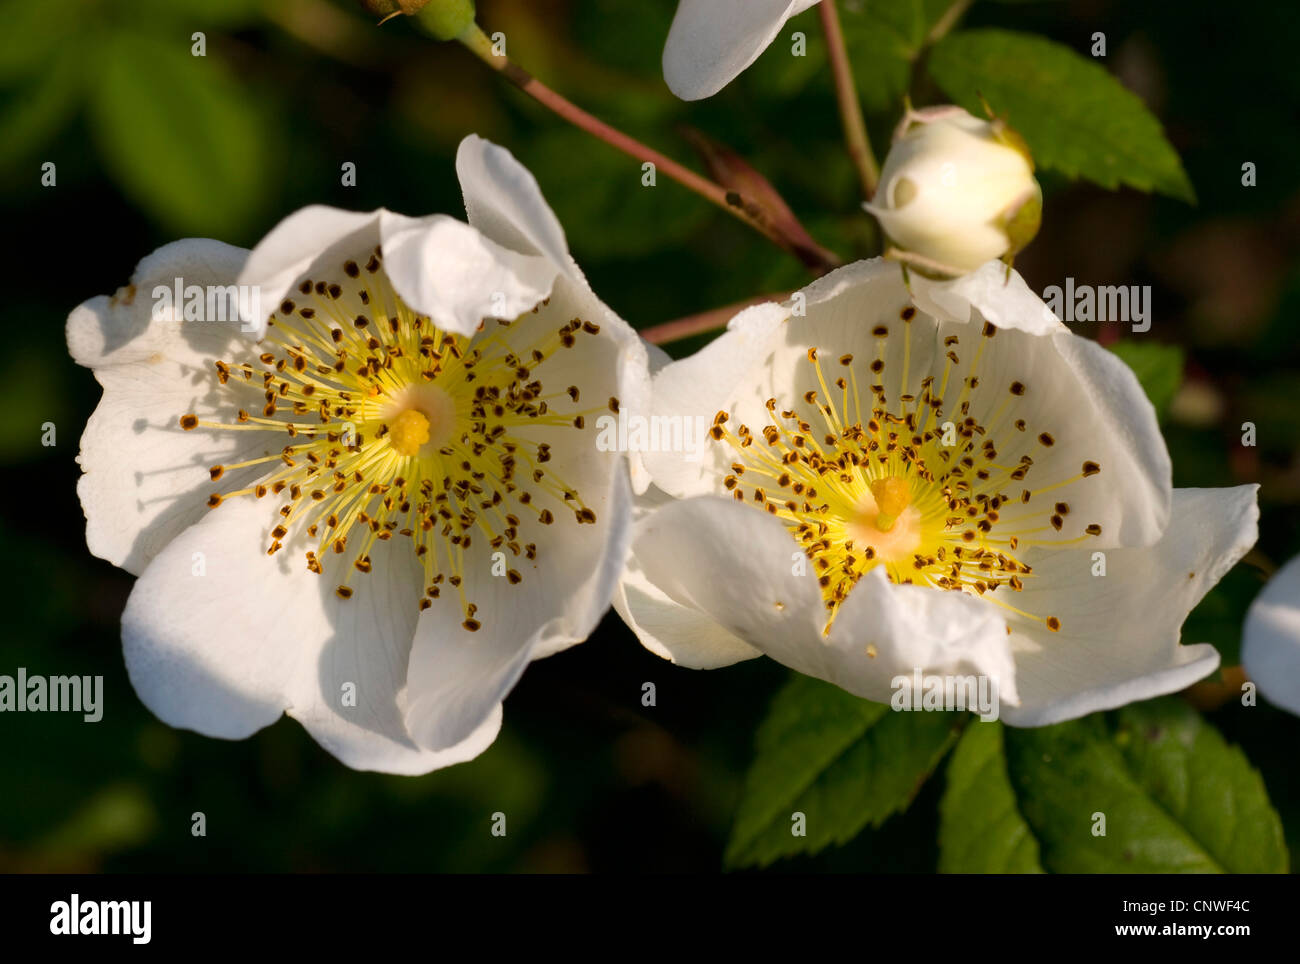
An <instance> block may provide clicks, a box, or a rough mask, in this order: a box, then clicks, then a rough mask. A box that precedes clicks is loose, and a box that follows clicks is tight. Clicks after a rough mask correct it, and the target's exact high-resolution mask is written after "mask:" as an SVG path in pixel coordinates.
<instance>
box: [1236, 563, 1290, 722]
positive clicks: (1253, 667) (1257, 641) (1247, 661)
mask: <svg viewBox="0 0 1300 964" xmlns="http://www.w3.org/2000/svg"><path fill="white" fill-rule="evenodd" d="M1241 659H1242V663H1243V664H1244V665H1245V667H1246V672H1247V674H1249V676H1250V678H1251V679H1252V680H1254V681H1255V685H1256V686H1258V687H1259V691H1260V692H1261V693H1263V694H1264V695H1265V696H1266V697H1267V698H1268V700H1269V702H1271V703H1276V704H1277V705H1278V706H1281V707H1283V708H1284V709H1287V710H1290V711H1291V712H1292V713H1297V714H1300V556H1296V557H1295V558H1294V559H1292V560H1291V561H1290V562H1288V563H1287V564H1286V565H1285V566H1283V567H1282V568H1281V569H1279V570H1278V571H1277V572H1276V573H1275V574H1274V575H1273V578H1272V579H1270V580H1269V581H1268V585H1266V586H1265V587H1264V591H1263V592H1261V593H1260V594H1259V596H1258V597H1256V599H1255V601H1254V602H1253V603H1251V605H1250V610H1249V611H1248V612H1247V613H1246V624H1245V628H1244V629H1243V630H1242V644H1241Z"/></svg>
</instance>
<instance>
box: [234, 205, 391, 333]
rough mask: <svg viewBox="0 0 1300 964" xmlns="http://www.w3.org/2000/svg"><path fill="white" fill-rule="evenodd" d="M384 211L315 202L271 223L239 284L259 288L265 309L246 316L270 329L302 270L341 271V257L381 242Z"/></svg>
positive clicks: (257, 326)
mask: <svg viewBox="0 0 1300 964" xmlns="http://www.w3.org/2000/svg"><path fill="white" fill-rule="evenodd" d="M383 213H384V212H383V211H382V209H381V210H378V211H368V212H362V211H342V210H339V209H338V208H332V207H327V206H326V205H323V204H314V205H311V206H310V207H305V208H302V209H301V210H299V211H295V212H294V213H293V214H290V215H289V216H288V217H287V218H285V219H284V220H283V221H281V222H280V223H279V224H277V225H276V226H275V227H274V228H272V229H271V233H270V234H268V235H267V236H266V237H265V238H263V239H262V240H261V241H259V242H258V244H257V247H255V248H254V249H253V251H252V253H251V254H250V255H249V256H248V263H247V264H246V265H245V266H244V270H243V271H242V272H241V273H240V275H239V283H240V284H241V285H252V286H254V287H255V288H256V289H257V290H258V291H260V292H261V304H262V307H263V308H264V309H265V310H264V311H262V312H261V315H260V317H257V318H246V319H245V321H246V322H247V323H248V324H249V326H250V327H251V328H253V330H254V332H255V334H256V337H258V338H261V337H262V335H263V334H265V332H266V321H267V318H268V317H269V316H270V314H271V312H272V311H274V310H275V307H276V306H277V305H279V304H280V302H281V301H283V300H284V296H285V295H287V294H288V293H289V291H290V290H291V289H292V288H293V286H294V285H295V284H296V283H297V282H298V280H299V279H300V278H302V277H303V276H304V275H307V276H308V277H310V276H311V274H312V272H313V271H315V270H317V269H323V270H326V271H329V272H330V273H331V274H334V273H337V271H338V269H339V268H340V267H341V266H342V264H343V262H344V261H346V260H347V259H349V258H355V257H356V256H357V254H358V253H359V252H369V251H372V250H373V249H374V248H376V247H378V246H379V221H380V215H381V214H383Z"/></svg>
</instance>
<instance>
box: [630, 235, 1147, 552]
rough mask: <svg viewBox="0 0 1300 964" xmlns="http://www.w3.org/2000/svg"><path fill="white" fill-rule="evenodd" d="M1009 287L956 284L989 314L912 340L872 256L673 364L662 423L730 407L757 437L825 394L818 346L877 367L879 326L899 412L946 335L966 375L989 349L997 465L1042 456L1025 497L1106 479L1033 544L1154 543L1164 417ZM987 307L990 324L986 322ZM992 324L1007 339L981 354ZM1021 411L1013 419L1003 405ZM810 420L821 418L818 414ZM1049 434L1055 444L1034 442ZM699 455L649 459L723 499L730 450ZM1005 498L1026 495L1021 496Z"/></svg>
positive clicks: (702, 420) (685, 492)
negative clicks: (812, 360) (1014, 391)
mask: <svg viewBox="0 0 1300 964" xmlns="http://www.w3.org/2000/svg"><path fill="white" fill-rule="evenodd" d="M1012 278H1013V281H1014V282H1015V284H1014V285H1006V284H1004V283H1003V281H998V282H996V284H995V283H994V282H993V281H992V279H991V278H990V277H988V276H987V272H986V271H985V270H984V269H981V272H978V273H977V274H976V275H973V276H971V277H970V278H969V279H965V280H964V285H963V286H962V287H961V288H958V289H951V288H949V289H945V290H948V291H952V290H961V291H966V292H969V293H970V294H971V296H972V297H976V298H978V299H979V302H980V305H982V306H983V309H979V308H977V307H976V306H975V305H973V304H971V303H965V302H963V303H962V304H963V305H964V307H962V308H961V309H960V310H956V309H953V310H952V311H951V313H950V311H949V309H948V308H943V307H939V306H936V307H935V310H936V311H939V312H940V316H939V318H940V320H941V321H943V324H936V323H935V319H934V317H933V316H929V315H926V314H918V315H917V316H916V317H915V318H914V319H913V321H912V322H911V323H910V325H908V326H906V331H905V332H904V331H901V330H900V329H902V328H903V327H904V326H902V325H900V324H899V311H900V310H901V309H902V308H904V307H906V306H908V305H909V304H910V303H911V302H912V299H911V297H910V296H909V294H908V292H907V289H906V288H905V287H904V286H903V283H902V277H901V274H900V272H899V271H898V270H897V266H895V265H891V264H888V263H885V262H881V261H879V260H877V261H873V262H862V263H859V264H855V265H850V266H847V267H846V268H842V269H839V270H837V271H834V272H831V273H830V274H828V275H827V276H826V277H825V278H822V279H820V280H819V281H818V282H816V283H814V284H812V285H810V286H809V287H808V288H807V289H806V290H805V292H804V294H805V295H806V301H805V304H804V309H805V312H806V314H805V315H804V316H802V317H800V316H797V315H793V311H792V310H793V307H794V303H793V302H792V303H787V305H785V306H782V305H775V304H765V305H758V306H755V307H752V308H749V309H746V310H745V311H743V312H741V313H740V314H739V315H737V316H736V317H735V318H734V319H733V320H732V323H731V324H730V325H729V326H728V330H727V331H726V332H724V333H723V334H722V335H721V336H719V337H718V338H716V339H715V340H714V341H713V342H711V343H710V344H709V345H708V346H706V347H705V348H704V349H702V350H701V351H700V352H698V353H696V354H695V355H693V356H691V357H690V358H687V359H683V360H682V361H678V362H673V363H672V364H670V365H668V366H667V367H666V368H665V369H663V370H662V371H661V372H660V373H659V374H658V375H656V376H655V378H654V380H653V400H652V406H653V413H654V414H655V415H656V416H659V417H661V418H668V419H677V420H678V421H679V422H683V423H685V422H687V421H688V420H689V423H690V424H692V425H696V426H699V425H703V426H707V425H709V424H711V422H712V420H713V417H714V415H715V414H716V413H717V412H718V411H728V412H730V413H731V414H732V415H733V416H734V417H735V421H736V422H741V423H745V424H747V425H749V427H750V428H751V429H752V430H755V431H757V430H758V427H760V426H762V425H766V424H767V423H768V421H769V416H768V415H767V413H766V412H765V410H764V408H763V402H764V400H765V399H767V398H769V397H775V398H777V399H778V400H780V401H781V404H782V405H783V406H792V407H794V408H796V409H797V408H799V407H800V405H799V403H800V399H801V397H802V395H803V393H804V392H805V391H806V390H807V389H809V388H814V389H815V388H817V382H816V380H815V375H814V373H813V369H812V366H811V365H810V364H809V362H808V360H807V351H808V349H809V348H811V347H817V348H818V349H819V350H820V351H821V352H822V354H823V356H824V357H826V358H828V359H833V358H836V357H838V356H840V355H841V354H845V353H848V354H853V355H854V357H855V358H858V359H868V358H872V357H873V355H874V352H875V347H874V342H873V340H872V335H871V329H872V328H873V327H874V326H875V325H877V324H884V325H887V326H891V328H892V329H893V332H894V333H893V334H892V335H891V336H890V337H889V339H888V342H887V348H886V355H885V358H884V361H885V376H884V378H885V384H886V386H887V387H888V391H889V398H890V403H891V405H894V406H897V404H898V398H899V396H900V395H901V394H902V393H903V392H902V387H901V385H902V372H903V369H904V367H906V368H907V369H908V391H910V392H911V393H913V394H917V393H919V391H920V380H921V378H922V376H924V375H927V374H935V375H938V374H940V373H941V372H942V369H943V366H944V357H945V354H946V353H947V351H948V348H947V346H946V345H945V344H944V341H945V339H946V338H947V337H949V336H950V335H957V336H958V337H959V338H960V341H961V344H960V346H959V348H960V352H959V357H961V358H962V360H963V364H964V365H965V366H966V367H965V368H964V369H963V370H962V371H961V372H959V374H961V375H963V376H964V375H965V374H968V373H969V366H970V365H971V363H972V361H973V360H974V356H975V354H976V353H977V352H981V354H980V356H979V357H980V362H979V366H978V369H977V374H978V377H979V385H978V387H977V388H976V389H974V390H972V391H971V394H970V402H971V413H972V414H973V415H974V416H975V417H977V418H979V419H980V420H981V421H982V422H984V423H992V422H994V421H995V416H997V419H996V421H998V422H999V423H1000V424H997V425H990V426H989V427H990V428H993V429H995V435H994V436H993V440H994V441H995V442H996V444H997V451H998V454H999V459H998V461H999V463H1000V464H1003V465H1015V464H1016V463H1017V462H1018V461H1019V459H1020V458H1021V457H1022V456H1026V455H1027V456H1029V457H1030V458H1032V459H1033V463H1034V464H1033V468H1032V469H1031V470H1030V473H1029V475H1028V476H1027V479H1026V482H1025V487H1026V488H1029V489H1031V490H1033V489H1038V488H1041V487H1044V486H1048V485H1053V484H1055V483H1058V482H1063V481H1065V480H1066V479H1070V478H1073V477H1075V476H1079V475H1080V474H1081V472H1082V470H1083V465H1084V463H1085V462H1096V463H1097V464H1098V465H1099V466H1100V472H1099V473H1096V474H1093V475H1091V476H1089V477H1088V478H1080V479H1077V480H1076V481H1075V482H1072V483H1070V484H1069V485H1068V486H1066V487H1063V488H1061V489H1060V490H1059V494H1052V495H1046V494H1044V495H1043V496H1041V497H1040V502H1039V503H1034V507H1033V511H1034V512H1036V513H1037V517H1038V522H1037V523H1036V525H1037V526H1039V527H1042V528H1044V529H1047V531H1044V532H1041V533H1035V535H1034V538H1035V539H1037V540H1040V541H1067V540H1072V539H1075V538H1077V537H1078V536H1080V535H1081V534H1082V533H1083V531H1084V529H1085V527H1086V526H1088V525H1094V524H1095V525H1100V526H1101V527H1102V534H1101V536H1100V537H1099V538H1097V539H1095V540H1094V543H1093V544H1095V545H1096V546H1097V547H1098V548H1105V547H1107V546H1113V545H1147V544H1150V543H1151V542H1153V541H1154V540H1155V539H1156V538H1158V537H1159V535H1160V532H1161V531H1162V530H1163V528H1164V525H1165V522H1166V520H1167V519H1168V517H1169V498H1170V491H1171V488H1172V486H1171V482H1170V477H1171V471H1172V470H1171V466H1170V462H1169V453H1168V450H1167V449H1166V447H1165V443H1164V439H1163V438H1162V436H1161V435H1160V430H1159V427H1158V425H1157V423H1156V416H1155V410H1154V409H1153V408H1152V406H1151V403H1150V402H1149V401H1148V400H1147V398H1146V395H1145V394H1144V393H1143V391H1142V388H1141V386H1140V385H1139V384H1138V381H1137V378H1136V376H1134V374H1133V372H1132V371H1131V370H1130V369H1129V368H1128V366H1126V365H1125V364H1124V363H1123V362H1122V361H1120V360H1119V358H1117V357H1116V356H1115V355H1114V354H1113V353H1111V352H1108V351H1106V350H1105V349H1103V348H1101V347H1100V346H1099V345H1097V344H1096V343H1095V342H1092V341H1089V340H1088V339H1085V338H1080V337H1078V336H1076V335H1073V334H1072V333H1070V332H1069V331H1067V330H1065V329H1064V327H1063V326H1062V325H1061V324H1060V323H1059V322H1057V321H1056V320H1055V318H1053V317H1052V316H1051V312H1050V311H1047V309H1046V307H1045V306H1044V305H1043V303H1042V302H1041V301H1040V300H1039V299H1038V298H1037V297H1035V296H1034V295H1033V294H1032V292H1030V291H1029V290H1028V289H1027V288H1026V287H1025V286H1024V285H1023V283H1021V282H1020V281H1019V278H1018V276H1016V275H1013V276H1012ZM913 280H914V285H915V283H916V279H913ZM949 308H951V306H949ZM984 309H986V310H988V311H989V312H990V315H992V316H993V317H992V318H991V319H986V318H985V317H984V316H983V314H982V310H984ZM1044 313H1046V315H1045V316H1044ZM1048 319H1050V322H1051V323H1050V324H1048V323H1047V322H1048ZM985 320H990V321H991V322H995V327H997V328H999V329H1002V328H1003V327H1005V328H1006V329H1007V330H1005V331H1002V333H1000V334H998V335H997V336H996V337H994V338H992V339H991V340H987V339H986V340H985V341H984V344H983V345H982V346H981V345H979V341H980V337H981V336H980V331H981V328H982V326H983V323H984V321H985ZM1039 332H1041V334H1039ZM906 338H910V340H911V347H910V352H909V351H907V350H906V347H905V346H906V340H905V339H906ZM905 359H906V361H905ZM863 363H864V362H858V363H856V364H863ZM831 364H833V362H832V363H831ZM864 381H865V380H864ZM1015 382H1020V383H1021V384H1022V385H1024V386H1027V387H1026V390H1025V395H1024V397H1023V398H1021V399H1016V400H1011V399H1010V397H1009V395H1008V392H1009V391H1010V387H1011V386H1012V384H1013V383H1015ZM961 390H962V380H961V378H954V379H952V380H951V382H950V385H949V392H948V396H947V402H946V404H945V409H944V410H945V413H951V411H952V410H953V409H954V407H955V406H954V402H955V400H956V398H957V397H958V395H959V393H960V392H961ZM1012 402H1013V403H1014V405H1015V409H1014V411H1015V414H1012V410H1011V409H1009V408H1007V407H1006V406H1007V404H1008V403H1012ZM999 413H1002V414H999ZM810 417H811V418H812V419H813V421H814V422H815V421H817V420H818V418H819V416H815V415H810ZM946 417H947V416H946ZM1017 417H1020V418H1023V419H1024V420H1025V422H1026V430H1025V431H1023V432H1022V431H1018V430H1016V429H1015V428H1014V427H1013V425H1012V424H1011V423H1012V422H1013V421H1014V420H1015V419H1016V418H1017ZM1044 433H1046V435H1047V436H1048V438H1047V441H1046V443H1044V442H1040V441H1039V439H1040V436H1041V435H1043V434H1044ZM1047 443H1050V444H1047ZM701 448H702V449H703V451H702V452H700V451H698V450H688V451H685V452H682V451H668V452H652V453H649V454H647V455H646V457H645V459H644V463H645V466H646V468H647V469H648V470H649V472H650V474H651V476H652V478H653V481H654V483H655V484H656V485H658V486H659V487H660V488H663V489H664V490H665V491H667V492H670V493H672V494H674V495H677V496H680V497H685V496H690V495H701V494H706V493H713V494H719V493H721V492H722V489H721V483H722V479H723V477H724V475H725V474H726V465H728V464H729V463H730V462H731V461H732V453H731V452H730V450H729V449H728V448H727V447H726V446H722V445H710V444H708V442H707V441H705V442H704V443H703V444H702V446H701ZM1010 494H1013V495H1018V494H1019V488H1017V489H1016V491H1015V492H1012V493H1010ZM1058 498H1060V499H1065V500H1066V501H1068V503H1069V505H1070V507H1071V511H1070V513H1069V514H1068V515H1067V516H1066V521H1065V524H1064V525H1063V527H1062V529H1060V530H1055V531H1054V530H1051V529H1048V528H1047V519H1048V516H1049V513H1047V512H1042V511H1039V505H1040V504H1041V503H1050V502H1054V501H1055V500H1056V499H1058ZM1020 511H1021V510H1020V509H1019V507H1018V506H1013V507H1012V509H1011V510H1008V511H1006V512H1004V513H1003V515H1004V516H1007V517H1009V518H1016V517H1017V516H1018V515H1019V513H1020Z"/></svg>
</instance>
